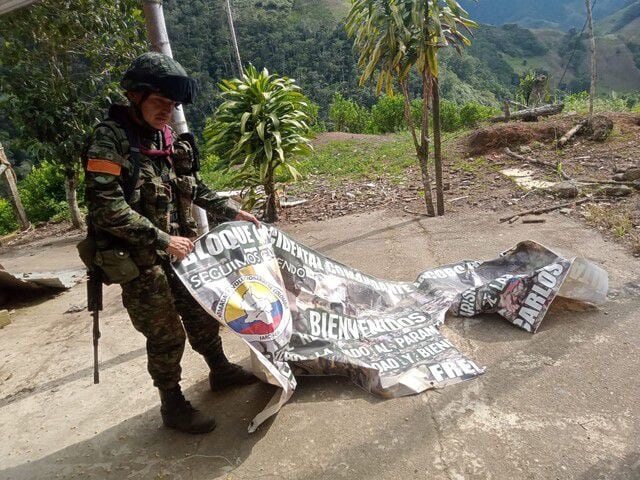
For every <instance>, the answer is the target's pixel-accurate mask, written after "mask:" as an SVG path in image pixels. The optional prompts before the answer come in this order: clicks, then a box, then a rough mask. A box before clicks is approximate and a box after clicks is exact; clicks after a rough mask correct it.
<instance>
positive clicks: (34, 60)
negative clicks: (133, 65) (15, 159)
mask: <svg viewBox="0 0 640 480" xmlns="http://www.w3.org/2000/svg"><path fill="white" fill-rule="evenodd" d="M141 26H142V12H141V10H140V9H139V8H138V5H137V2H136V1H134V0H80V1H76V2H71V3H69V4H68V5H67V8H61V5H60V4H59V2H56V1H54V0H44V1H41V2H37V3H35V4H33V5H31V6H30V7H29V8H24V9H21V10H17V11H15V12H11V13H10V14H7V15H4V16H2V17H1V18H0V32H2V33H0V41H2V43H3V45H2V48H1V49H0V98H1V99H2V100H3V101H2V104H1V105H0V106H1V108H2V110H3V112H4V114H5V115H7V117H8V119H9V121H10V124H11V128H13V129H14V130H15V131H17V132H18V133H19V137H20V138H19V142H20V145H21V146H22V147H23V148H24V149H25V150H26V152H27V153H28V154H29V156H31V157H33V158H35V159H36V160H37V162H38V163H41V162H44V161H46V162H50V164H52V165H53V164H55V165H57V166H59V167H60V169H61V170H62V171H63V172H64V177H65V182H66V190H67V192H68V194H67V195H66V198H67V201H68V202H69V208H70V215H71V219H72V222H73V224H74V226H76V227H79V226H80V225H81V224H82V220H81V218H80V212H79V211H78V206H77V202H76V187H77V180H78V173H79V170H80V169H79V166H80V152H81V150H82V145H83V143H84V140H85V138H86V136H87V134H88V133H89V131H90V129H91V128H92V126H93V125H94V124H95V123H96V118H97V117H99V116H100V112H101V110H102V109H103V108H105V107H106V106H107V105H108V104H109V103H110V99H109V97H110V96H112V97H113V96H115V95H116V92H117V90H118V88H117V83H116V81H117V80H119V78H120V77H121V75H122V73H123V68H124V67H125V66H126V63H127V61H128V60H130V59H132V58H133V57H135V56H136V55H137V54H138V53H139V52H140V51H142V49H143V38H142V35H141V34H142V31H143V30H142V28H141ZM116 62H117V63H116ZM56 172H57V170H56ZM32 176H33V174H32V175H30V177H29V178H31V177H32ZM43 180H44V179H43ZM62 191H63V193H64V191H65V188H64V187H63V190H62ZM45 193H46V192H45ZM49 200H50V201H52V202H55V201H57V199H54V198H50V199H49ZM23 201H25V200H23ZM27 202H28V200H26V201H25V203H27ZM25 207H26V205H25ZM45 210H46V209H45ZM36 216H38V215H36ZM31 220H32V221H33V220H36V218H31Z"/></svg>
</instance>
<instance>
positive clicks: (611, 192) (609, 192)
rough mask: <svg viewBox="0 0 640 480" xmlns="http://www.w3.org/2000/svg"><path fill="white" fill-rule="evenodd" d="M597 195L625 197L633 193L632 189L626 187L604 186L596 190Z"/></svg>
mask: <svg viewBox="0 0 640 480" xmlns="http://www.w3.org/2000/svg"><path fill="white" fill-rule="evenodd" d="M598 193H600V194H602V195H605V196H607V197H626V196H628V195H631V194H632V193H633V188H631V187H628V186H626V185H605V186H603V187H601V188H600V189H599V190H598Z"/></svg>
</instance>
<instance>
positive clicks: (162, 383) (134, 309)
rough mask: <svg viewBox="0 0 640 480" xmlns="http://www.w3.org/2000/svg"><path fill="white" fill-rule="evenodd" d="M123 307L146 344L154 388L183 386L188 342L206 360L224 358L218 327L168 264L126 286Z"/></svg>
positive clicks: (149, 269)
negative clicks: (186, 341) (187, 339)
mask: <svg viewBox="0 0 640 480" xmlns="http://www.w3.org/2000/svg"><path fill="white" fill-rule="evenodd" d="M122 303H123V304H124V306H125V308H126V309H127V311H128V312H129V317H130V318H131V322H132V323H133V326H134V327H135V329H136V330H138V331H139V332H141V333H142V334H143V335H144V336H145V337H146V339H147V366H148V369H149V373H150V374H151V378H153V384H154V385H155V386H156V387H158V388H160V389H163V390H164V389H171V388H174V387H176V386H177V385H178V384H179V382H180V374H181V372H182V369H181V367H180V360H181V359H182V353H183V352H184V345H185V339H186V338H189V343H190V344H191V346H192V347H193V349H194V350H195V351H196V352H198V353H200V354H202V355H204V356H205V358H208V359H212V358H220V357H221V356H224V353H223V351H222V341H221V339H220V335H219V330H220V324H219V323H218V322H217V321H216V320H215V319H214V318H212V317H211V316H209V315H208V314H207V313H206V312H205V311H204V310H203V309H202V307H200V305H199V304H198V303H197V302H196V301H195V300H194V299H193V297H192V296H191V295H190V294H189V291H188V290H187V289H186V288H185V286H184V285H183V284H182V282H181V281H180V279H178V278H177V277H176V275H175V273H174V272H173V271H172V270H171V267H170V266H169V265H168V264H161V265H153V266H150V267H140V276H139V277H138V278H136V279H134V280H132V281H131V282H128V283H125V284H123V285H122ZM183 326H184V327H183ZM185 330H186V335H185Z"/></svg>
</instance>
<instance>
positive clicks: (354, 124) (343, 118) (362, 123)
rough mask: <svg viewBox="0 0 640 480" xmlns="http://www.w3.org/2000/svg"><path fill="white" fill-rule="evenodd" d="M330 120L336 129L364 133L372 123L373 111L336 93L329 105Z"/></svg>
mask: <svg viewBox="0 0 640 480" xmlns="http://www.w3.org/2000/svg"><path fill="white" fill-rule="evenodd" d="M329 120H330V121H331V123H333V128H334V130H336V131H339V132H351V133H364V132H365V131H366V130H367V128H368V127H369V124H370V123H371V113H369V111H368V110H367V109H366V108H364V107H361V106H360V105H358V104H357V103H356V102H354V101H353V100H350V99H345V98H343V97H342V95H340V93H336V94H334V96H333V102H331V105H329Z"/></svg>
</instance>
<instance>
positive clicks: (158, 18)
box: [142, 0, 209, 235]
mask: <svg viewBox="0 0 640 480" xmlns="http://www.w3.org/2000/svg"><path fill="white" fill-rule="evenodd" d="M142 9H143V11H144V18H145V21H146V24H147V35H148V36H149V41H150V42H151V48H152V49H153V50H154V51H156V52H160V53H163V54H165V55H167V56H168V57H171V58H173V53H172V52H171V43H170V42H169V34H168V33H167V25H166V24H165V21H164V12H163V10H162V0H144V1H143V4H142ZM173 128H174V129H175V131H176V132H178V133H184V132H187V131H189V126H188V125H187V119H186V117H185V116H184V111H183V110H182V106H179V107H176V108H175V109H174V111H173ZM193 216H194V217H195V219H196V222H197V223H198V234H200V235H202V234H204V233H207V232H208V231H209V221H208V220H207V212H205V211H204V210H203V209H202V208H200V207H196V206H194V207H193Z"/></svg>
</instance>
